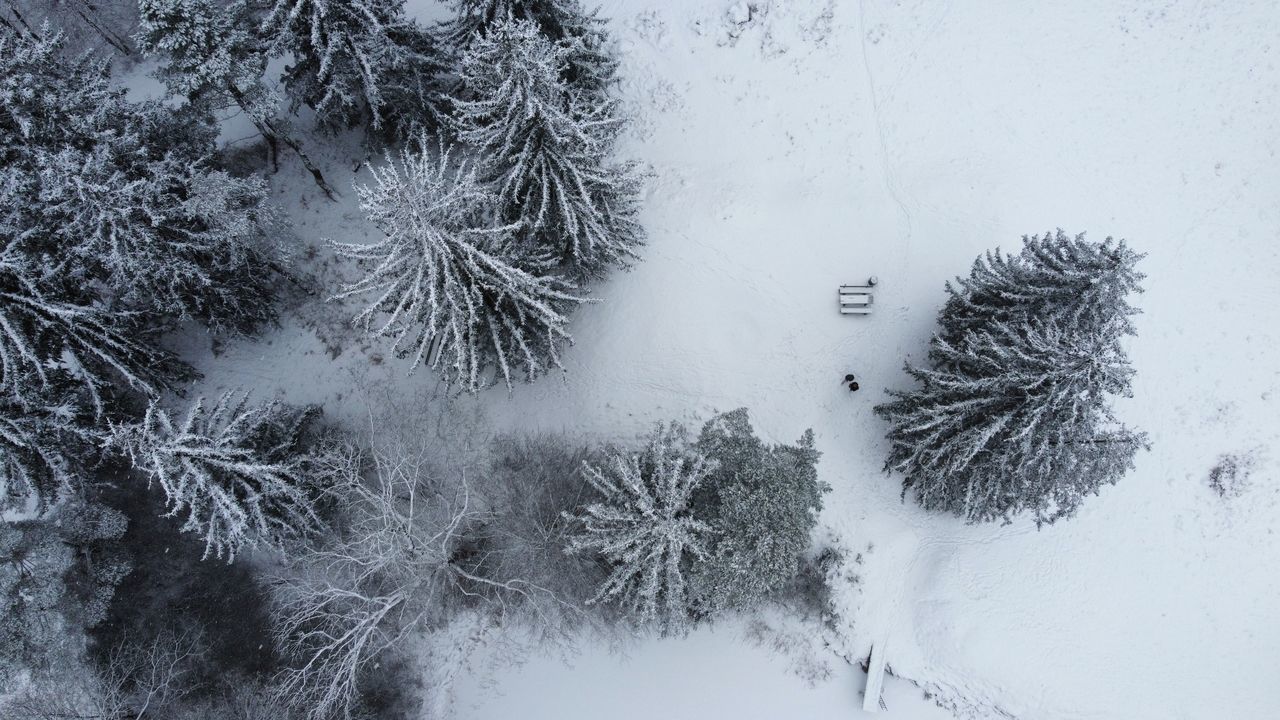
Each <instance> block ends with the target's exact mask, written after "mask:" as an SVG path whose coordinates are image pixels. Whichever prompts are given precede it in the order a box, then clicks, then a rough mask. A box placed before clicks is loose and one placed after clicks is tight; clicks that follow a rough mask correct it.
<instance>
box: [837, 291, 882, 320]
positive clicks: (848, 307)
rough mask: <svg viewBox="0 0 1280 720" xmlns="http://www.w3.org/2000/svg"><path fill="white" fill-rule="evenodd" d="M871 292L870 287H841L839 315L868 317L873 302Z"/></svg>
mask: <svg viewBox="0 0 1280 720" xmlns="http://www.w3.org/2000/svg"><path fill="white" fill-rule="evenodd" d="M871 290H872V286H871V285H841V286H840V314H841V315H870V314H871V305H872V303H874V302H875V298H874V297H873V296H872V294H871Z"/></svg>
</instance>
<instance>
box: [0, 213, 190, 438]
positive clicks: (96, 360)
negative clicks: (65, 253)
mask: <svg viewBox="0 0 1280 720" xmlns="http://www.w3.org/2000/svg"><path fill="white" fill-rule="evenodd" d="M0 220H3V218H2V217H0ZM21 237H22V231H21V230H18V229H10V228H5V227H3V226H0V380H2V381H3V383H4V387H5V391H6V392H8V393H9V394H10V395H11V397H12V398H13V401H15V402H17V403H19V404H22V405H28V404H30V402H32V401H31V400H30V398H32V397H33V396H34V395H36V394H39V393H42V392H62V391H65V390H67V388H68V387H70V386H76V387H79V388H81V389H82V390H83V391H84V392H85V393H86V395H87V396H88V401H89V402H90V403H91V405H92V407H93V410H94V413H95V415H97V416H101V415H102V414H103V413H104V411H105V409H106V402H107V400H109V399H110V398H111V396H112V395H113V394H114V392H115V389H116V387H117V386H123V387H125V388H128V389H132V390H136V391H139V392H143V393H146V394H155V393H157V392H159V390H160V389H162V388H164V387H166V386H167V385H169V384H170V383H172V382H174V381H177V380H179V379H182V378H186V377H189V376H190V369H189V368H188V367H186V366H185V365H184V364H182V363H181V362H180V361H178V360H177V359H176V358H174V357H173V356H172V355H170V354H169V353H167V352H165V351H163V350H161V349H159V348H157V347H156V346H155V345H153V344H152V343H151V342H149V339H150V337H151V336H152V335H153V333H152V332H150V331H149V328H145V327H142V326H141V325H140V323H139V322H138V318H137V317H136V316H135V315H133V314H132V313H129V312H119V311H117V312H113V311H111V310H110V309H109V308H106V307H104V306H102V305H101V304H99V303H97V302H96V300H95V298H93V297H92V296H91V295H89V294H88V293H81V295H82V297H77V298H74V299H73V300H71V301H64V300H60V299H57V298H55V297H49V296H48V295H46V293H45V292H44V291H43V290H42V289H41V288H42V286H43V285H45V284H46V282H45V281H44V278H41V277H40V272H41V269H40V268H39V267H38V265H39V261H38V260H37V261H34V262H33V260H32V259H31V258H29V257H26V256H25V255H24V254H23V253H21V252H19V251H18V250H17V249H16V247H15V245H16V243H17V241H18V240H20V239H21ZM59 289H63V290H64V292H65V293H66V294H70V291H67V290H65V288H58V287H56V286H55V288H54V290H55V291H57V290H59ZM83 295H89V296H88V297H83Z"/></svg>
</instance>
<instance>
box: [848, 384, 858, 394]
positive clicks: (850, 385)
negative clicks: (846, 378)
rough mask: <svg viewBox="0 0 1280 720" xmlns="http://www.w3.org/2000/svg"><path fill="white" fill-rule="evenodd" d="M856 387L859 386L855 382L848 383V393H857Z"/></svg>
mask: <svg viewBox="0 0 1280 720" xmlns="http://www.w3.org/2000/svg"><path fill="white" fill-rule="evenodd" d="M858 387H859V385H858V383H856V382H851V383H849V392H858Z"/></svg>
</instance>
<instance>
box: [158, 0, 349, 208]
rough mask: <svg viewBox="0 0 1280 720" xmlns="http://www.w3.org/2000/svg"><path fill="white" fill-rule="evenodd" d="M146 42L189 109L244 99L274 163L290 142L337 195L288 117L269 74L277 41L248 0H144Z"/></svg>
mask: <svg viewBox="0 0 1280 720" xmlns="http://www.w3.org/2000/svg"><path fill="white" fill-rule="evenodd" d="M138 15H139V31H138V35H137V40H138V46H139V48H140V49H141V50H142V52H143V53H144V54H146V55H147V56H148V57H152V58H156V59H158V60H159V61H160V62H161V66H160V70H159V73H158V75H159V77H160V79H161V80H163V81H164V82H165V85H166V86H167V87H168V89H169V92H170V93H173V94H175V95H178V96H180V97H184V98H186V99H187V101H188V102H189V104H190V105H189V109H191V110H193V111H195V112H196V113H207V112H209V111H210V110H217V109H222V108H226V107H231V106H232V105H235V106H238V107H239V108H240V109H241V111H243V112H244V114H245V116H246V117H248V118H249V120H250V121H251V122H252V123H253V124H254V127H256V128H257V129H258V133H259V134H261V135H262V138H263V140H265V141H266V143H267V149H268V155H269V159H270V161H271V163H272V166H273V167H277V166H278V163H279V150H280V149H279V146H280V144H281V143H284V144H285V145H287V146H288V147H289V149H290V150H292V151H293V152H294V154H295V155H297V157H298V159H299V161H301V162H302V165H303V167H304V168H306V169H307V171H308V172H309V173H311V176H312V178H314V179H315V182H316V185H317V186H319V188H320V190H321V191H322V192H324V194H325V196H326V197H328V198H329V199H330V200H332V199H334V192H333V188H331V187H329V183H328V182H327V181H326V180H325V179H324V174H323V173H321V172H320V169H319V168H318V167H317V166H316V164H315V162H313V161H312V160H311V157H310V156H309V155H307V153H306V152H305V151H304V150H303V149H302V145H301V144H300V143H299V142H298V141H297V140H296V139H295V138H294V137H293V136H292V134H291V131H290V127H289V123H288V121H287V120H286V119H284V118H282V117H280V115H279V112H278V109H279V106H280V98H279V97H278V96H277V95H276V93H275V92H274V91H272V90H271V89H270V88H269V87H268V86H267V85H266V83H265V82H264V81H263V75H264V74H265V72H266V68H267V62H268V60H269V59H270V51H271V43H270V42H269V40H268V39H266V38H263V37H261V36H260V34H259V32H258V27H257V26H258V22H257V20H256V18H255V15H254V12H253V11H252V9H251V7H250V6H249V5H248V4H247V3H245V2H233V3H231V4H230V5H228V6H226V7H218V6H215V5H214V4H213V3H212V2H210V1H209V0H138Z"/></svg>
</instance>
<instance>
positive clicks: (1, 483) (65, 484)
mask: <svg viewBox="0 0 1280 720" xmlns="http://www.w3.org/2000/svg"><path fill="white" fill-rule="evenodd" d="M18 385H19V386H20V387H23V388H29V387H31V388H34V387H37V386H38V385H39V383H38V381H21V382H19V383H18ZM82 406H83V404H82V403H80V402H78V401H77V398H75V397H74V395H72V394H68V393H55V392H52V391H48V390H46V391H40V392H34V393H28V394H27V395H26V396H25V402H23V401H20V400H18V398H16V397H15V396H14V395H13V394H12V393H10V392H3V393H0V512H5V511H7V510H18V511H20V512H24V513H30V512H31V511H34V514H37V515H38V514H41V513H43V512H44V511H46V510H48V509H49V507H50V505H51V504H53V503H55V502H56V501H57V500H58V499H60V498H64V497H67V496H69V495H70V494H71V491H72V490H73V489H74V488H75V487H76V486H77V484H78V479H79V477H80V475H81V474H82V473H83V472H84V468H83V464H84V463H83V462H82V461H83V460H84V459H85V458H88V457H90V456H91V455H92V450H93V449H94V445H95V444H96V441H97V440H98V437H97V434H96V433H95V432H94V431H93V429H92V423H91V419H90V418H86V417H84V414H85V413H84V412H83V410H82Z"/></svg>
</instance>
